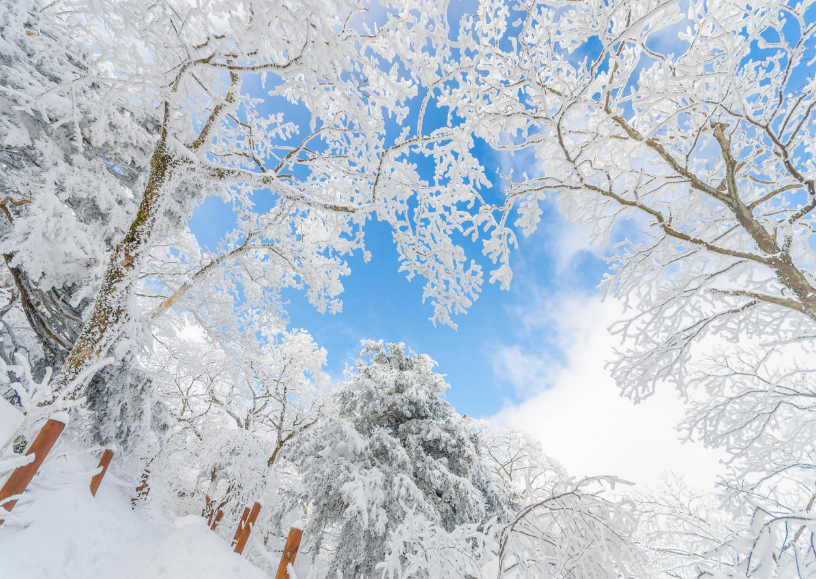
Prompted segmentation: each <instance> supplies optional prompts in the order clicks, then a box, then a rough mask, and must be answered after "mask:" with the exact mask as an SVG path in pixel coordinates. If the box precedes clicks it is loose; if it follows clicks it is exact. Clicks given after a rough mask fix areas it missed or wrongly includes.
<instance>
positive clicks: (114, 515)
mask: <svg viewBox="0 0 816 579" xmlns="http://www.w3.org/2000/svg"><path fill="white" fill-rule="evenodd" d="M94 467H95V464H94V462H93V461H92V460H90V459H89V457H81V458H80V457H73V458H70V459H64V458H63V459H55V460H53V461H51V462H49V463H46V465H45V466H44V468H43V469H42V471H41V473H40V475H38V476H37V477H36V478H35V479H34V481H33V482H32V484H31V485H30V486H29V491H28V492H26V494H25V498H24V499H23V501H22V502H21V503H20V504H19V505H18V506H17V507H16V508H15V509H14V514H15V515H16V517H15V519H16V521H15V523H18V524H19V528H0V577H2V578H3V579H63V578H64V579H74V578H76V579H97V578H99V579H102V578H104V579H164V578H167V579H210V578H212V579H230V578H233V577H235V578H238V577H240V578H241V579H268V576H267V575H266V574H265V573H263V572H262V571H261V570H259V569H258V568H257V567H255V566H253V565H252V564H251V563H249V562H248V561H247V560H246V559H244V558H243V557H241V556H239V555H236V554H235V553H233V552H232V550H231V549H230V547H229V544H228V543H227V542H225V541H224V539H223V538H221V537H219V536H217V535H216V534H215V533H213V532H212V531H210V530H209V529H208V528H207V527H206V525H205V524H204V519H202V518H201V517H187V518H182V519H177V520H175V521H168V520H167V515H161V516H151V513H152V511H154V510H157V509H150V508H145V509H140V510H138V511H133V510H132V509H131V506H130V498H129V497H130V494H131V493H132V491H131V490H130V489H129V488H126V487H122V486H118V485H116V484H115V482H114V478H113V477H110V476H109V477H106V479H105V480H103V482H102V486H101V487H100V489H99V491H98V493H97V495H96V497H92V496H91V493H90V490H89V488H88V485H89V481H90V475H89V474H88V473H89V471H92V470H93V469H94ZM4 479H5V476H2V477H0V483H2V481H3V480H4Z"/></svg>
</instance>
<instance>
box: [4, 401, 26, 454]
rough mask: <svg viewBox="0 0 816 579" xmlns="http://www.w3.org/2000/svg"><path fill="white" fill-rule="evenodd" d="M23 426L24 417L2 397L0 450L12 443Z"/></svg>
mask: <svg viewBox="0 0 816 579" xmlns="http://www.w3.org/2000/svg"><path fill="white" fill-rule="evenodd" d="M22 425H23V415H22V413H21V412H20V411H19V410H17V409H16V408H15V407H14V406H12V405H11V404H10V403H9V402H8V401H7V400H6V399H5V398H3V397H0V448H4V447H5V446H6V445H7V444H8V443H9V442H11V441H12V440H13V439H14V437H15V435H16V434H17V431H19V430H20V427H21V426H22Z"/></svg>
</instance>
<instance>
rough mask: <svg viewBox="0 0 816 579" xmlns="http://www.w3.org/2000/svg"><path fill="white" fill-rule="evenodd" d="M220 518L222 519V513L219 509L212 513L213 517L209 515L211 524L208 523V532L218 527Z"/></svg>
mask: <svg viewBox="0 0 816 579" xmlns="http://www.w3.org/2000/svg"><path fill="white" fill-rule="evenodd" d="M222 518H224V511H222V510H221V509H218V510H217V511H216V512H215V513H214V516H213V515H210V519H212V522H210V530H211V531H214V530H215V528H216V527H217V526H218V523H220V522H221V519H222Z"/></svg>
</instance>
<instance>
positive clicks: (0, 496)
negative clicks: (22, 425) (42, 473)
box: [0, 420, 65, 523]
mask: <svg viewBox="0 0 816 579" xmlns="http://www.w3.org/2000/svg"><path fill="white" fill-rule="evenodd" d="M64 428H65V423H64V422H62V421H60V420H49V421H48V422H46V423H45V426H43V427H42V430H40V433H39V434H38V435H37V438H35V439H34V442H32V443H31V446H30V447H29V448H28V450H27V451H26V453H25V455H26V456H29V455H31V454H33V455H34V460H32V461H31V462H30V463H28V464H27V465H25V466H21V467H19V468H17V469H15V470H14V472H12V473H11V476H10V477H9V479H8V480H7V481H6V484H4V485H3V488H2V489H0V504H2V505H3V507H4V508H5V509H6V510H7V511H9V512H10V511H11V509H13V508H14V505H16V504H17V499H15V500H13V501H7V500H6V499H8V498H9V497H13V496H15V495H21V494H23V491H24V490H26V487H27V486H28V483H30V482H31V479H33V478H34V475H35V474H37V471H38V470H39V468H40V466H42V463H43V461H44V460H45V457H46V456H48V453H49V452H51V449H52V448H53V447H54V443H55V442H57V438H59V435H60V434H62V431H63V429H64ZM4 501H5V502H4ZM2 522H3V521H2V520H0V523H2Z"/></svg>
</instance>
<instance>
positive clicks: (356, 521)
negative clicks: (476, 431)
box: [291, 341, 507, 578]
mask: <svg viewBox="0 0 816 579" xmlns="http://www.w3.org/2000/svg"><path fill="white" fill-rule="evenodd" d="M364 346H365V347H364V349H363V351H362V354H361V359H359V360H358V362H357V370H356V372H355V373H353V374H352V375H351V376H350V377H349V379H348V382H347V385H346V386H345V387H344V388H343V389H341V390H340V391H339V392H338V393H337V394H336V395H335V397H334V402H335V403H336V420H334V421H325V422H323V423H322V424H321V425H319V426H316V427H315V428H314V429H313V430H312V431H311V432H310V433H309V434H308V436H304V437H303V438H302V440H301V442H300V444H298V445H297V446H296V447H295V450H294V451H293V455H292V457H291V458H292V459H293V460H294V462H295V463H297V464H299V465H300V473H301V476H302V479H303V482H302V487H301V489H300V492H299V495H298V498H299V499H300V500H301V501H303V502H305V503H307V504H308V517H307V532H306V533H305V536H307V537H319V538H318V539H317V541H316V542H317V547H318V549H320V548H323V552H324V553H330V556H329V558H330V560H329V561H328V569H327V570H328V576H330V577H335V576H340V575H342V576H343V577H355V578H356V577H370V576H373V575H374V574H376V565H377V563H378V562H380V561H383V560H384V559H385V558H386V555H387V553H386V549H387V545H388V538H389V536H390V535H391V534H392V533H393V532H394V531H395V529H396V528H397V527H398V526H399V525H400V524H401V523H402V522H403V520H405V518H406V516H408V515H409V514H410V515H421V516H422V517H424V519H425V520H427V521H428V522H430V523H432V524H434V525H437V526H438V527H439V528H442V529H444V530H446V531H452V530H453V529H454V528H456V527H458V526H460V525H463V524H479V523H482V522H484V521H486V520H487V518H488V517H489V516H491V515H493V514H495V512H496V511H497V510H499V509H501V505H503V504H505V503H506V500H507V498H506V497H505V496H504V495H505V494H506V493H505V492H503V491H502V488H503V487H502V485H501V484H500V483H499V481H498V480H497V479H496V478H495V475H493V474H492V473H491V472H490V470H489V469H488V468H487V466H486V465H485V464H484V463H483V462H482V459H481V457H480V456H479V454H478V452H477V447H476V445H475V443H474V438H473V437H472V432H471V429H470V428H469V421H468V420H467V419H466V418H463V417H462V416H460V415H459V414H457V413H456V411H455V410H454V409H453V407H452V406H451V405H450V404H449V403H448V402H447V401H445V400H444V398H443V397H442V396H443V394H444V391H445V389H446V388H448V384H446V383H445V380H444V379H443V377H442V376H441V375H440V374H436V373H434V372H433V367H434V365H435V362H434V361H433V360H432V359H431V358H430V357H428V356H426V355H422V354H411V353H406V352H405V348H404V346H403V345H402V344H388V345H387V346H385V345H383V343H382V342H373V341H366V342H364ZM400 540H401V541H409V542H410V541H411V537H400ZM338 573H339V574H340V575H338Z"/></svg>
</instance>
